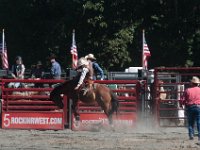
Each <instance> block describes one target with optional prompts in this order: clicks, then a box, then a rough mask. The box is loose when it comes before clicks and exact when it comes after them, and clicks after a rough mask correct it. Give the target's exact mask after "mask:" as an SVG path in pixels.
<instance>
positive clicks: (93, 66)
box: [85, 54, 104, 80]
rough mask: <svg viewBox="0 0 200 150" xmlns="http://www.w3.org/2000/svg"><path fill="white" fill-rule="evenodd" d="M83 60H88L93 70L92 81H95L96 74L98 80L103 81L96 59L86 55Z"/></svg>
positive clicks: (91, 55) (101, 71)
mask: <svg viewBox="0 0 200 150" xmlns="http://www.w3.org/2000/svg"><path fill="white" fill-rule="evenodd" d="M85 58H86V59H87V60H88V62H89V65H91V66H92V68H93V70H94V76H93V79H94V80H96V79H97V74H99V75H100V80H104V72H103V70H102V69H101V67H100V66H99V64H98V63H97V62H96V58H95V57H94V55H93V54H88V55H86V56H85Z"/></svg>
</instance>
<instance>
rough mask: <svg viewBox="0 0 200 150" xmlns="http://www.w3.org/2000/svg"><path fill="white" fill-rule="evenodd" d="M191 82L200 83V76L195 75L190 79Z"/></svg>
mask: <svg viewBox="0 0 200 150" xmlns="http://www.w3.org/2000/svg"><path fill="white" fill-rule="evenodd" d="M190 82H192V83H195V84H199V83H200V80H199V78H198V77H197V76H193V77H192V80H190Z"/></svg>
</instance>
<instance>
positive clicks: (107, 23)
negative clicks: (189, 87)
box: [0, 0, 200, 71]
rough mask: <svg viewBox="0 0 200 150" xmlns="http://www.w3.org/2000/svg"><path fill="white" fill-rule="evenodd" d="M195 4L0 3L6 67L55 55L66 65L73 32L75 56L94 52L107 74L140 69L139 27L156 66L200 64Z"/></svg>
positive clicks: (128, 0)
mask: <svg viewBox="0 0 200 150" xmlns="http://www.w3.org/2000/svg"><path fill="white" fill-rule="evenodd" d="M199 12H200V1H199V0H192V1H190V0H168V1H164V0H148V1H145V0H140V1H138V0H109V1H108V0H0V29H1V30H2V29H3V28H4V29H5V38H6V43H7V49H8V57H9V65H11V64H13V63H14V59H15V56H16V55H21V56H22V57H23V60H24V64H25V65H26V68H30V66H31V65H32V64H34V63H36V62H37V61H38V60H41V61H42V62H43V63H44V64H45V65H48V63H47V62H48V59H47V57H48V56H49V55H50V53H55V54H56V55H57V57H58V61H59V62H60V63H61V65H62V68H67V67H70V66H71V54H70V47H71V43H72V30H73V29H75V30H76V43H77V48H78V55H79V57H81V56H85V55H86V54H88V53H93V54H94V55H95V56H96V57H97V59H98V62H99V64H100V65H101V66H102V67H103V68H104V69H105V70H107V71H122V70H124V69H125V68H126V67H129V66H141V57H142V56H141V54H142V29H145V37H146V41H147V44H148V46H149V49H150V51H151V58H150V59H149V68H153V67H157V66H199V65H200V59H199V56H200V13H199Z"/></svg>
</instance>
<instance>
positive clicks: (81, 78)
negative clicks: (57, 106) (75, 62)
mask: <svg viewBox="0 0 200 150" xmlns="http://www.w3.org/2000/svg"><path fill="white" fill-rule="evenodd" d="M88 72H89V69H88V68H83V71H82V72H81V77H80V79H79V81H78V85H77V86H76V87H75V90H77V89H79V87H80V85H81V84H82V83H83V80H84V79H85V76H86V74H87V73H88Z"/></svg>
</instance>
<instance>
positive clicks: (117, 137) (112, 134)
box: [0, 128, 200, 150]
mask: <svg viewBox="0 0 200 150" xmlns="http://www.w3.org/2000/svg"><path fill="white" fill-rule="evenodd" d="M196 143H197V138H195V140H193V141H191V140H188V136H187V129H186V128H160V129H157V130H155V129H151V130H150V129H145V128H142V129H140V130H136V129H134V130H117V131H107V130H105V129H104V130H99V131H90V132H88V131H71V130H69V129H65V130H60V131H53V130H45V131H40V130H5V129H0V147H1V148H0V149H2V150H12V149H18V150H21V149H24V150H32V149H33V150H60V149H65V150H66V149H69V150H197V149H200V146H198V145H197V144H196Z"/></svg>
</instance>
